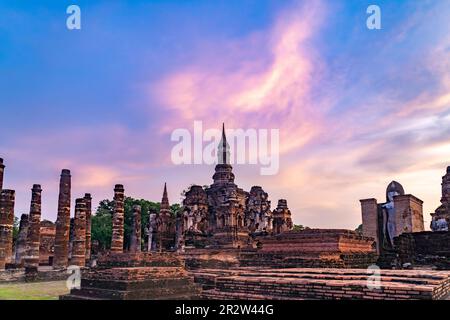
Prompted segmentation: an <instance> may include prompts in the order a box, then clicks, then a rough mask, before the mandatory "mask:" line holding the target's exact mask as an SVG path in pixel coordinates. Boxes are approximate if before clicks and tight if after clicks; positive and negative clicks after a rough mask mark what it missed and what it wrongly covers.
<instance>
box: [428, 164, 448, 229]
mask: <svg viewBox="0 0 450 320" xmlns="http://www.w3.org/2000/svg"><path fill="white" fill-rule="evenodd" d="M431 218H432V220H431V230H433V231H448V226H449V224H450V166H449V167H447V173H446V174H445V175H444V176H443V177H442V197H441V205H440V206H439V207H438V208H437V209H436V211H435V212H434V213H432V214H431Z"/></svg>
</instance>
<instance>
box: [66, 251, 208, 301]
mask: <svg viewBox="0 0 450 320" xmlns="http://www.w3.org/2000/svg"><path fill="white" fill-rule="evenodd" d="M199 296H200V287H199V286H198V285H196V284H194V280H193V277H191V276H190V275H189V274H188V273H187V272H186V270H185V268H184V263H183V261H182V260H180V259H179V258H178V257H176V256H175V255H173V254H159V253H153V254H152V253H147V252H142V253H122V254H119V253H118V254H111V255H108V256H104V257H101V258H100V259H99V261H98V268H94V269H91V270H87V271H84V272H83V273H82V278H81V288H80V289H72V290H71V292H70V294H69V295H65V296H61V297H60V298H61V299H62V300H166V299H167V300H168V299H170V300H174V299H194V298H198V297H199Z"/></svg>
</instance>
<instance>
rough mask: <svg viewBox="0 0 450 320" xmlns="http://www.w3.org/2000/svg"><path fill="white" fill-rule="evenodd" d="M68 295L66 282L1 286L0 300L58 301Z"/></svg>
mask: <svg viewBox="0 0 450 320" xmlns="http://www.w3.org/2000/svg"><path fill="white" fill-rule="evenodd" d="M67 293H69V290H68V289H67V287H66V281H51V282H31V283H8V284H0V300H58V298H59V296H60V295H63V294H67Z"/></svg>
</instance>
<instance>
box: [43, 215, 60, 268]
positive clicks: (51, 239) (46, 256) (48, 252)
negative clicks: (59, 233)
mask: <svg viewBox="0 0 450 320" xmlns="http://www.w3.org/2000/svg"><path fill="white" fill-rule="evenodd" d="M55 235H56V225H55V224H54V223H53V222H51V221H48V220H43V221H41V229H40V242H39V264H40V265H51V260H52V259H53V256H54V252H55Z"/></svg>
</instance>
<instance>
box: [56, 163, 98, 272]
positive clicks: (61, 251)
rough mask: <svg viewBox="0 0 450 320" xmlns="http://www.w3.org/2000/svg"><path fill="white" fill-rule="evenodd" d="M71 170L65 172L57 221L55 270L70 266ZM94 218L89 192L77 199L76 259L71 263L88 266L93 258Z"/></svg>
mask: <svg viewBox="0 0 450 320" xmlns="http://www.w3.org/2000/svg"><path fill="white" fill-rule="evenodd" d="M70 203H71V174H70V170H67V169H64V170H62V172H61V178H60V183H59V197H58V216H57V218H56V235H55V254H54V257H53V267H54V268H55V269H60V268H66V267H67V266H68V264H69V240H70ZM91 217H92V197H91V195H90V194H89V193H86V194H85V195H84V197H83V198H78V199H75V217H74V226H73V241H72V252H71V254H72V256H71V261H70V263H71V264H72V265H77V266H80V267H84V266H85V265H86V262H88V261H89V260H90V258H91Z"/></svg>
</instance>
